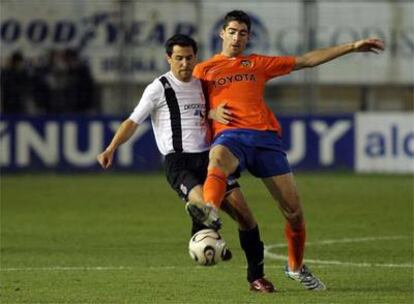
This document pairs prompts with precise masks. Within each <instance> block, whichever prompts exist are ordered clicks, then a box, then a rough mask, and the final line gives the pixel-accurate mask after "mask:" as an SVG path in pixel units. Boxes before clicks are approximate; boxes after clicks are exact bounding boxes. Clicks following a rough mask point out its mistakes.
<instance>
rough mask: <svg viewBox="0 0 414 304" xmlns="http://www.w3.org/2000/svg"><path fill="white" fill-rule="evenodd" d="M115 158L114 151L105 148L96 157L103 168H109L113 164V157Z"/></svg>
mask: <svg viewBox="0 0 414 304" xmlns="http://www.w3.org/2000/svg"><path fill="white" fill-rule="evenodd" d="M113 158H114V153H113V152H112V151H108V150H105V151H103V152H102V153H101V154H99V155H98V156H97V157H96V159H97V160H98V163H99V164H100V165H101V167H102V168H104V169H108V168H109V167H110V166H111V165H112V159H113Z"/></svg>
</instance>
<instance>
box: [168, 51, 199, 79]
mask: <svg viewBox="0 0 414 304" xmlns="http://www.w3.org/2000/svg"><path fill="white" fill-rule="evenodd" d="M167 60H168V63H169V64H170V67H171V72H172V73H173V74H174V76H175V77H176V78H177V79H178V80H181V81H184V82H189V81H190V80H191V76H192V74H193V70H194V67H195V65H196V63H197V57H196V55H195V54H194V50H193V48H192V47H191V46H179V45H174V47H173V52H172V54H171V57H168V56H167Z"/></svg>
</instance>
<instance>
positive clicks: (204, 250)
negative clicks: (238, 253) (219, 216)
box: [188, 229, 228, 266]
mask: <svg viewBox="0 0 414 304" xmlns="http://www.w3.org/2000/svg"><path fill="white" fill-rule="evenodd" d="M227 250H228V249H227V244H226V242H225V241H224V240H223V238H222V237H221V236H220V234H218V233H217V231H215V230H213V229H203V230H200V231H198V232H197V233H195V234H194V235H193V236H192V237H191V239H190V242H189V244H188V252H189V253H190V256H191V258H192V259H193V260H194V261H195V262H196V263H197V264H199V265H203V266H212V265H215V264H217V263H219V262H220V261H222V259H223V257H224V256H225V254H226V252H227Z"/></svg>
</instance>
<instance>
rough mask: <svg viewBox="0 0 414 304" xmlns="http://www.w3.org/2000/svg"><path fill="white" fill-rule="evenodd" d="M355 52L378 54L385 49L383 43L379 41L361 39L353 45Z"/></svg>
mask: <svg viewBox="0 0 414 304" xmlns="http://www.w3.org/2000/svg"><path fill="white" fill-rule="evenodd" d="M353 49H354V51H355V52H371V53H375V54H379V53H380V52H381V51H383V50H384V49H385V46H384V41H382V40H379V39H363V40H358V41H355V42H354V43H353Z"/></svg>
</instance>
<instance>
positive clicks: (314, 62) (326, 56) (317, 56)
mask: <svg viewBox="0 0 414 304" xmlns="http://www.w3.org/2000/svg"><path fill="white" fill-rule="evenodd" d="M383 50H384V42H383V41H381V40H379V39H363V40H358V41H354V42H350V43H345V44H341V45H337V46H333V47H328V48H323V49H318V50H315V51H311V52H309V53H306V54H304V55H302V56H298V57H296V64H295V68H294V69H295V70H299V69H303V68H311V67H315V66H318V65H320V64H323V63H325V62H328V61H331V60H333V59H335V58H338V57H341V56H343V55H346V54H349V53H353V52H372V53H376V54H378V53H379V52H380V51H383Z"/></svg>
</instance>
